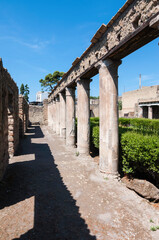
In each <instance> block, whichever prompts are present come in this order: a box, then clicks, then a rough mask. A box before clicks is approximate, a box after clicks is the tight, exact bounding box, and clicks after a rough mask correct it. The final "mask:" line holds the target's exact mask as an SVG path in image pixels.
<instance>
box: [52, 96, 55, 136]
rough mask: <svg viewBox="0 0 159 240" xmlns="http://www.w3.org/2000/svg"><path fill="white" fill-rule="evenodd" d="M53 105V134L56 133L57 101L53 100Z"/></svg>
mask: <svg viewBox="0 0 159 240" xmlns="http://www.w3.org/2000/svg"><path fill="white" fill-rule="evenodd" d="M52 104H53V125H52V129H53V132H56V101H55V100H53V102H52Z"/></svg>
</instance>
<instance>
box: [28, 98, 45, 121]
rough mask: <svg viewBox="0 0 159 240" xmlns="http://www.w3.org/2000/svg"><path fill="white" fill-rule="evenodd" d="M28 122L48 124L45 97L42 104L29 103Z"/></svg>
mask: <svg viewBox="0 0 159 240" xmlns="http://www.w3.org/2000/svg"><path fill="white" fill-rule="evenodd" d="M29 122H30V124H39V125H47V124H48V104H47V99H45V100H44V101H43V106H38V105H29Z"/></svg>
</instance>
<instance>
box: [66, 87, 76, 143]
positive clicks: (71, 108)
mask: <svg viewBox="0 0 159 240" xmlns="http://www.w3.org/2000/svg"><path fill="white" fill-rule="evenodd" d="M66 145H67V146H74V145H75V88H66Z"/></svg>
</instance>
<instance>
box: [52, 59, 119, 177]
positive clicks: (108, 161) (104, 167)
mask: <svg viewBox="0 0 159 240" xmlns="http://www.w3.org/2000/svg"><path fill="white" fill-rule="evenodd" d="M120 63H121V62H120V61H111V60H109V59H108V60H105V61H100V62H98V63H97V64H96V65H95V67H96V68H97V69H98V72H99V82H100V87H99V89H100V94H99V95H100V103H99V108H100V149H99V155H100V160H99V168H100V171H101V172H104V173H110V174H117V173H118V66H119V65H120ZM90 82H91V79H81V78H79V79H78V80H77V81H76V84H77V96H78V109H77V119H78V120H77V126H78V127H77V152H78V153H79V154H84V155H89V148H90V98H89V97H90ZM51 109H52V110H51ZM49 111H50V113H49V114H51V112H52V123H53V126H52V128H53V130H54V131H55V132H56V133H57V134H59V135H60V136H61V137H63V138H66V145H67V146H74V145H75V87H67V88H66V89H65V92H62V93H59V94H58V96H56V97H55V99H54V100H53V101H52V103H51V104H50V106H49ZM50 126H51V124H50ZM55 126H56V127H55Z"/></svg>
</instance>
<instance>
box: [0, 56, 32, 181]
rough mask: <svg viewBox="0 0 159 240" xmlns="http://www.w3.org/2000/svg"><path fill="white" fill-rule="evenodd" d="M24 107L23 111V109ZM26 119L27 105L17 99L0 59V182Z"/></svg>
mask: <svg viewBox="0 0 159 240" xmlns="http://www.w3.org/2000/svg"><path fill="white" fill-rule="evenodd" d="M19 103H20V104H19ZM19 105H20V115H19ZM24 105H25V109H23V108H24ZM24 116H25V117H24ZM19 117H20V121H19ZM27 119H28V108H27V103H25V104H24V99H23V97H22V96H21V97H20V99H19V97H18V87H17V85H16V83H15V82H14V81H13V79H12V78H11V76H10V74H9V73H8V71H7V69H5V68H4V67H3V64H2V60H1V59H0V180H1V179H2V177H3V175H4V173H5V170H6V167H7V165H8V163H9V158H10V157H12V156H13V155H14V154H15V152H16V150H17V148H18V144H19V128H20V129H21V130H20V135H23V134H24V132H25V131H26V128H27ZM19 122H20V124H21V126H20V127H19Z"/></svg>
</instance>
